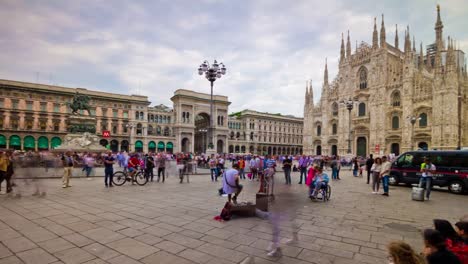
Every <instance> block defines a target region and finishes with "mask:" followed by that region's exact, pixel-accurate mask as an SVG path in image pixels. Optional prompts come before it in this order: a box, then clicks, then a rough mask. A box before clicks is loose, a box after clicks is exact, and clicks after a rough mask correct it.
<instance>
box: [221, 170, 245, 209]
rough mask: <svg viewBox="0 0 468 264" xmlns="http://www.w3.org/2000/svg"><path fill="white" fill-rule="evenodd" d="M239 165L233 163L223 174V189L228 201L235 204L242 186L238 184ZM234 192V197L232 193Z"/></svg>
mask: <svg viewBox="0 0 468 264" xmlns="http://www.w3.org/2000/svg"><path fill="white" fill-rule="evenodd" d="M238 169H239V165H238V164H233V165H232V169H229V170H226V171H225V172H224V175H223V191H224V193H225V194H227V195H228V202H231V200H232V202H233V203H234V204H237V197H238V196H239V193H240V192H241V191H242V188H243V186H242V185H241V184H239V171H238ZM233 193H234V197H232V194H233Z"/></svg>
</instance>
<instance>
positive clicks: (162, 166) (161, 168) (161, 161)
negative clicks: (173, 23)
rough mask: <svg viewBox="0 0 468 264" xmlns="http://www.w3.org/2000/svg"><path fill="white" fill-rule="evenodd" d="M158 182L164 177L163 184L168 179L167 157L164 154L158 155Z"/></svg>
mask: <svg viewBox="0 0 468 264" xmlns="http://www.w3.org/2000/svg"><path fill="white" fill-rule="evenodd" d="M157 161H158V182H159V180H160V179H161V175H162V182H164V181H165V179H166V157H165V155H164V154H159V155H158V159H157Z"/></svg>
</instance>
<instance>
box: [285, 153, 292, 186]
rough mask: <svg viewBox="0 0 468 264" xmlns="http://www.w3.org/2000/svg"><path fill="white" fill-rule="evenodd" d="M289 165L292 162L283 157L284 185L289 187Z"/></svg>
mask: <svg viewBox="0 0 468 264" xmlns="http://www.w3.org/2000/svg"><path fill="white" fill-rule="evenodd" d="M291 165H292V160H291V159H290V158H289V157H285V159H284V160H283V171H284V178H285V180H286V184H289V185H291Z"/></svg>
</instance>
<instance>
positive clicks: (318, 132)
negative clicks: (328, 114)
mask: <svg viewBox="0 0 468 264" xmlns="http://www.w3.org/2000/svg"><path fill="white" fill-rule="evenodd" d="M321 135H322V126H321V125H318V126H317V136H321Z"/></svg>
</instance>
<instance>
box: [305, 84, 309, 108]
mask: <svg viewBox="0 0 468 264" xmlns="http://www.w3.org/2000/svg"><path fill="white" fill-rule="evenodd" d="M305 104H306V105H307V104H309V81H306V92H305Z"/></svg>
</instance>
